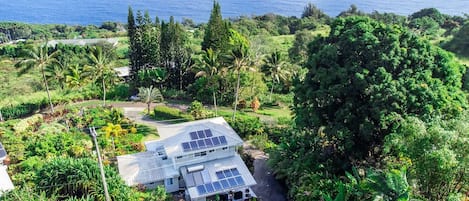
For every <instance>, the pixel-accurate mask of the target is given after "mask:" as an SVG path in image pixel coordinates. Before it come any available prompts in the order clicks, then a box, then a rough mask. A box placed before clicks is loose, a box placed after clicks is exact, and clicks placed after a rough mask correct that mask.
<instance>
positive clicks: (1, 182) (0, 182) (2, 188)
mask: <svg viewBox="0 0 469 201" xmlns="http://www.w3.org/2000/svg"><path fill="white" fill-rule="evenodd" d="M7 157H8V156H7V152H6V151H5V148H4V147H3V145H2V143H1V142H0V196H1V195H2V194H3V193H4V192H6V191H9V190H13V189H14V186H13V183H12V182H11V179H10V176H8V172H7V164H6V163H5V162H4V161H5V160H6V159H7Z"/></svg>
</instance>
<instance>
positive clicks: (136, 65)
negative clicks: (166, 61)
mask: <svg viewBox="0 0 469 201" xmlns="http://www.w3.org/2000/svg"><path fill="white" fill-rule="evenodd" d="M128 21H129V22H128V23H129V24H130V25H128V27H129V28H128V29H129V32H128V35H129V41H130V46H129V56H130V67H131V68H130V74H131V79H132V81H133V82H134V85H135V86H139V85H140V83H138V78H137V74H138V72H139V71H140V70H141V69H144V68H146V67H150V66H151V67H157V66H159V65H160V63H161V61H160V25H159V23H156V22H155V23H153V22H152V20H151V18H150V14H149V13H148V11H145V12H144V13H143V14H142V12H141V11H137V14H136V18H135V19H134V16H133V12H132V9H131V8H129V16H128Z"/></svg>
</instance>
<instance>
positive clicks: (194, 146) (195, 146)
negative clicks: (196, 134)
mask: <svg viewBox="0 0 469 201" xmlns="http://www.w3.org/2000/svg"><path fill="white" fill-rule="evenodd" d="M190 144H191V148H192V150H197V149H199V147H198V146H197V142H196V141H191V142H190Z"/></svg>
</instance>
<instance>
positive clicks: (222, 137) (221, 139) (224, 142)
mask: <svg viewBox="0 0 469 201" xmlns="http://www.w3.org/2000/svg"><path fill="white" fill-rule="evenodd" d="M219 138H220V143H221V144H227V142H226V138H225V136H220V137H219Z"/></svg>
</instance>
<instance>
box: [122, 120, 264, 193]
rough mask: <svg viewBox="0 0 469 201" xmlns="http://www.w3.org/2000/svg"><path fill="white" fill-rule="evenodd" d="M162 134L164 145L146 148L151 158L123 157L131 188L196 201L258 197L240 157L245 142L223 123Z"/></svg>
mask: <svg viewBox="0 0 469 201" xmlns="http://www.w3.org/2000/svg"><path fill="white" fill-rule="evenodd" d="M157 129H158V133H159V135H160V139H159V140H155V141H149V142H146V143H145V146H146V152H141V153H137V154H130V155H123V156H118V157H117V161H118V167H119V174H120V175H121V177H122V178H123V179H124V181H125V182H126V184H127V185H129V186H135V185H138V184H142V185H145V186H147V187H148V188H153V187H156V186H157V185H164V186H165V188H166V191H167V192H177V191H180V190H182V191H185V194H186V200H191V201H205V200H215V198H216V197H219V198H220V199H221V200H226V199H227V198H232V199H233V200H236V201H238V200H246V199H248V198H250V197H254V196H255V194H254V193H253V191H252V189H251V188H250V187H251V186H253V185H255V184H256V181H255V180H254V178H253V176H252V175H251V173H250V172H249V170H248V168H247V167H246V165H245V164H244V162H243V160H242V159H241V157H240V156H239V154H238V153H237V151H236V150H237V148H238V147H240V146H242V144H243V140H242V139H241V138H240V137H239V136H238V134H237V133H236V132H235V131H234V130H233V129H232V128H231V127H230V126H229V125H228V123H227V122H226V121H225V120H224V119H223V118H222V117H217V118H211V119H204V120H198V121H192V122H186V123H180V124H172V125H167V126H160V127H158V128H157Z"/></svg>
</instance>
